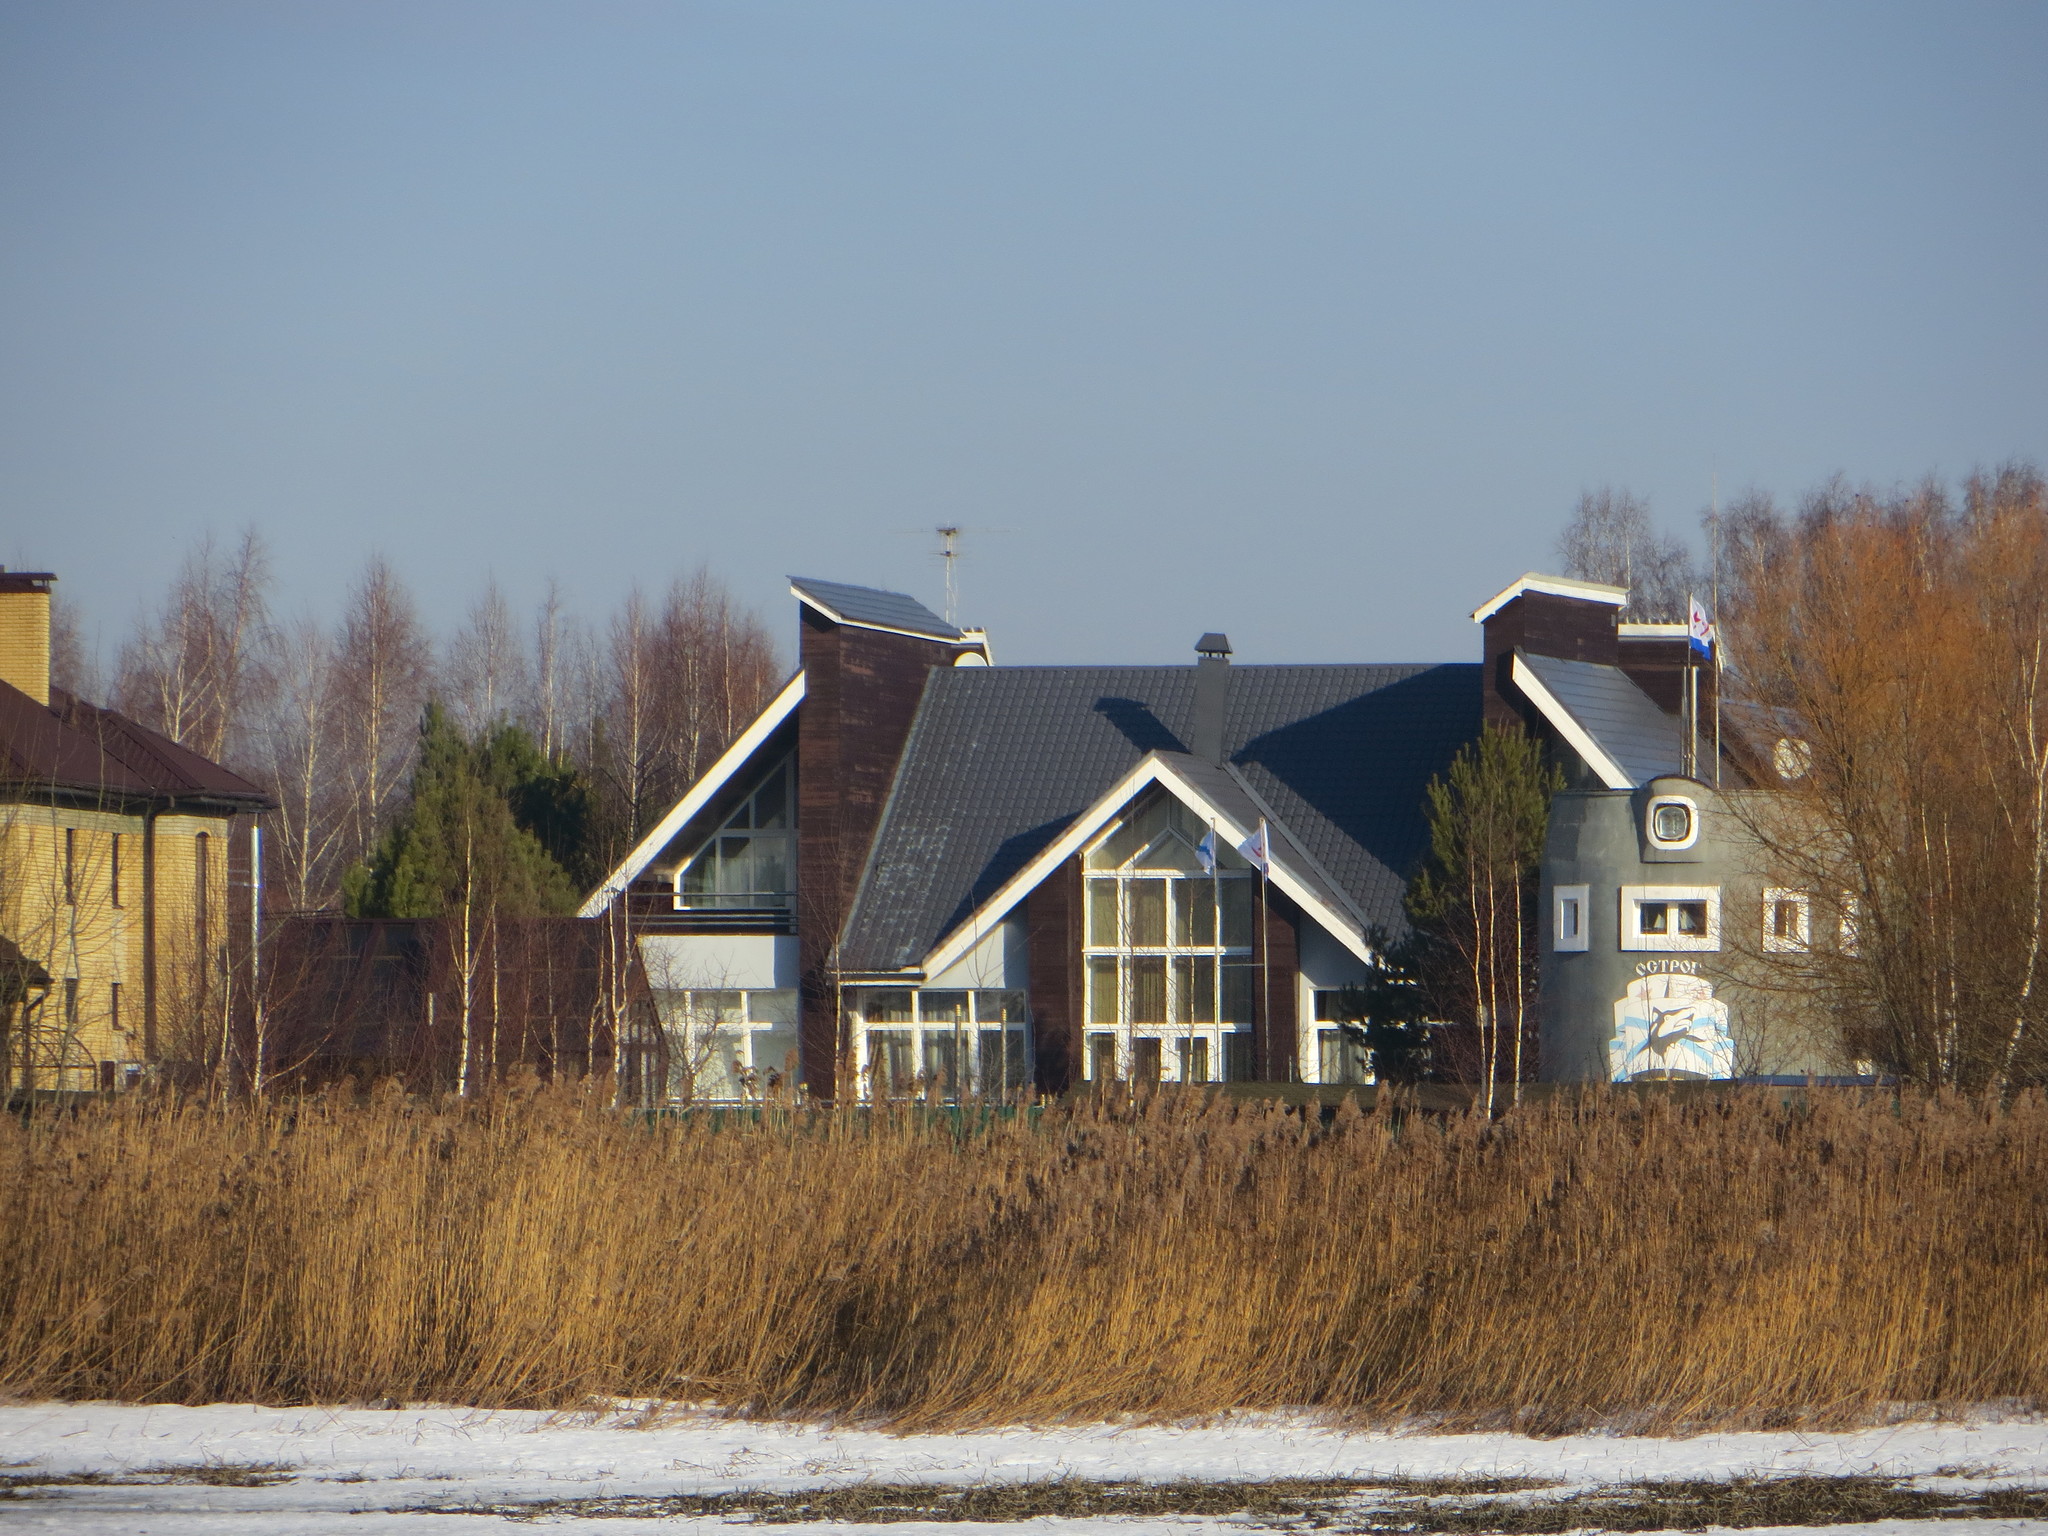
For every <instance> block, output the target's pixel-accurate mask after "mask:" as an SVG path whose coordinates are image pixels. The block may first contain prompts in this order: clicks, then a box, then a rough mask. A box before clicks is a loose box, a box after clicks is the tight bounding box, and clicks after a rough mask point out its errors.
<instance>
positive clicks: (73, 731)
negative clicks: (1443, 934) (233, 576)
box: [0, 683, 275, 810]
mask: <svg viewBox="0 0 2048 1536" xmlns="http://www.w3.org/2000/svg"><path fill="white" fill-rule="evenodd" d="M0 780H4V781H5V782H6V783H7V784H9V785H11V786H14V787H16V788H20V789H33V790H37V791H41V792H45V793H60V794H65V795H73V796H77V795H84V796H90V797H92V798H95V799H108V800H183V801H192V802H196V803H199V804H205V805H220V806H226V807H229V808H232V809H236V810H260V809H268V808H269V807H270V806H272V805H274V804H275V802H274V801H273V800H272V799H271V798H270V796H269V795H267V794H266V793H264V791H263V790H261V789H259V788H258V787H257V786H256V785H254V784H251V783H250V782H249V781H248V780H247V779H245V778H243V777H242V776H241V775H240V774H237V773H233V772H231V771H229V770H228V769H226V768H223V767H222V766H221V765H220V764H219V763H216V762H214V761H213V760H212V759H211V758H208V757H202V756H201V755H200V754H199V753H197V752H194V751H192V750H191V749H190V748H189V747H181V746H179V745H178V744H177V743H176V742H175V741H172V740H171V739H170V737H168V736H165V735H163V734H161V733H160V732H157V731H152V730H151V729H149V727H147V726H145V725H143V724H141V723H139V722H138V721H135V720H131V719H129V718H128V717H127V716H126V715H124V714H121V713H119V712H118V711H115V710H111V709H102V708H100V707H99V706H98V705H96V704H88V703H86V702H85V700H83V699H81V698H79V697H78V696H77V695H75V694H71V693H66V692H65V691H64V690H63V689H61V688H52V689H51V690H50V702H49V704H48V705H43V704H39V703H37V702H36V700H35V699H34V698H32V697H31V696H30V695H28V694H26V693H23V692H22V691H21V690H20V689H19V688H16V687H14V686H13V685H12V684H10V683H0Z"/></svg>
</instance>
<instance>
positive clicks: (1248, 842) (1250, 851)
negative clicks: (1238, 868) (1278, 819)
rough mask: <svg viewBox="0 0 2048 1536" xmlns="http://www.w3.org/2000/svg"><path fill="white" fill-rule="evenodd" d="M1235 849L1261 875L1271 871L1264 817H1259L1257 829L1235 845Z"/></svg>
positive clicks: (1270, 847) (1271, 861)
mask: <svg viewBox="0 0 2048 1536" xmlns="http://www.w3.org/2000/svg"><path fill="white" fill-rule="evenodd" d="M1237 851H1238V852H1239V853H1241V854H1243V855H1244V856H1245V858H1246V860H1247V861H1248V862H1249V863H1250V864H1251V866H1252V868H1253V869H1256V870H1257V871H1258V872H1259V873H1260V874H1262V875H1270V874H1272V873H1273V852H1272V845H1271V842H1270V841H1269V839H1268V838H1267V836H1266V818H1265V817H1263V816H1261V817H1260V818H1259V830H1258V831H1256V832H1254V833H1253V834H1252V835H1251V836H1250V837H1248V838H1246V839H1245V840H1244V841H1243V842H1241V843H1239V844H1238V845H1237Z"/></svg>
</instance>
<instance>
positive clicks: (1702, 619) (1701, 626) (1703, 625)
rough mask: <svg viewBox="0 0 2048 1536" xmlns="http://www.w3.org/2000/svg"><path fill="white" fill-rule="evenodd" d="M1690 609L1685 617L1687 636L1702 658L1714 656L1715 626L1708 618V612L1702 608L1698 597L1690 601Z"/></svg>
mask: <svg viewBox="0 0 2048 1536" xmlns="http://www.w3.org/2000/svg"><path fill="white" fill-rule="evenodd" d="M1688 601H1689V603H1690V607H1689V608H1688V610H1687V612H1686V616H1685V636H1686V639H1687V640H1689V641H1691V642H1692V648H1693V649H1694V650H1696V651H1698V652H1699V653H1700V654H1701V655H1702V656H1711V655H1713V654H1714V626H1713V624H1712V623H1711V622H1710V621H1709V620H1708V618H1707V610H1706V609H1704V608H1702V607H1701V606H1700V600H1699V599H1698V598H1696V597H1694V598H1690V599H1688Z"/></svg>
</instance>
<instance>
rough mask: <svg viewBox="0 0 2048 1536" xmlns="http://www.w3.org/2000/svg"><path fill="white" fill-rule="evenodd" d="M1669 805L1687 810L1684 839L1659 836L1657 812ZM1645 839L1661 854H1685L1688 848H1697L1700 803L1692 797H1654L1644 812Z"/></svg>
mask: <svg viewBox="0 0 2048 1536" xmlns="http://www.w3.org/2000/svg"><path fill="white" fill-rule="evenodd" d="M1667 805H1678V806H1683V807H1684V808H1685V826H1686V833H1685V836H1684V837H1660V836H1658V835H1657V812H1658V811H1660V810H1662V809H1663V808H1664V807H1665V806H1667ZM1643 837H1644V839H1645V840H1646V841H1647V842H1648V843H1649V845H1650V846H1651V847H1652V848H1655V849H1656V850H1657V851H1658V852H1659V853H1683V852H1684V851H1685V850H1686V849H1688V848H1693V847H1697V846H1698V844H1699V840H1700V806H1699V802H1698V801H1697V800H1695V799H1693V798H1692V796H1690V795H1652V796H1651V797H1650V803H1649V805H1648V806H1647V807H1646V808H1645V809H1644V811H1643Z"/></svg>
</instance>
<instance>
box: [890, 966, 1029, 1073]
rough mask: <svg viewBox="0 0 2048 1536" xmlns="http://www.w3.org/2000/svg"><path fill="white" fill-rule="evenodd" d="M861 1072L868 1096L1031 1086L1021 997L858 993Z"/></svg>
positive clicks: (998, 992) (939, 990)
mask: <svg viewBox="0 0 2048 1536" xmlns="http://www.w3.org/2000/svg"><path fill="white" fill-rule="evenodd" d="M852 1008H853V1014H854V1025H855V1035H856V1039H857V1040H858V1042H859V1054H860V1060H859V1063H858V1065H859V1069H860V1073H861V1077H862V1080H863V1082H864V1083H866V1084H867V1091H868V1092H869V1093H871V1094H872V1093H876V1092H879V1093H881V1094H883V1095H885V1096H889V1095H895V1096H908V1095H911V1094H922V1093H936V1094H938V1095H939V1096H940V1097H942V1098H946V1099H956V1098H959V1097H962V1096H963V1095H966V1094H970V1093H980V1094H986V1095H988V1096H990V1097H993V1098H1003V1097H1007V1096H1009V1095H1011V1094H1014V1093H1019V1092H1021V1091H1023V1090H1024V1089H1026V1088H1029V1087H1030V1086H1031V1085H1032V1079H1031V1059H1030V1047H1029V1042H1028V1039H1027V1036H1026V1030H1025V1001H1024V994H1023V993H1022V992H1019V991H1014V990H1011V989H1008V988H1003V987H973V988H967V987H960V988H949V987H925V988H911V987H860V988H856V989H854V991H853V1003H852Z"/></svg>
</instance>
